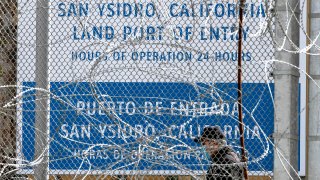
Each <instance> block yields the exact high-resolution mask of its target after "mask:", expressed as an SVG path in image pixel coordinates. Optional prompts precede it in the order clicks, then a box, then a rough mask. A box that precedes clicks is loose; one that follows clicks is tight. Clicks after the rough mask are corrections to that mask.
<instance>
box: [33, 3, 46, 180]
mask: <svg viewBox="0 0 320 180" xmlns="http://www.w3.org/2000/svg"><path fill="white" fill-rule="evenodd" d="M48 3H49V1H48V0H38V1H37V10H36V77H35V81H36V87H37V88H40V89H43V90H49V81H48V46H49V45H48V24H49V16H48V11H49V6H48ZM48 107H49V95H48V93H46V92H43V91H37V93H36V109H35V111H36V114H35V154H34V159H35V160H39V163H38V164H37V165H36V166H35V167H34V175H35V178H36V179H39V180H40V179H41V180H42V179H48V178H49V174H48V168H49V166H48V164H49V163H48V161H49V154H48V153H49V148H48V147H49V142H48V136H49V125H48V123H49V112H48V111H47V109H48Z"/></svg>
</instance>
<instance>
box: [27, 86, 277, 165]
mask: <svg viewBox="0 0 320 180" xmlns="http://www.w3.org/2000/svg"><path fill="white" fill-rule="evenodd" d="M34 85H35V83H34V82H26V83H24V86H27V87H30V88H32V87H34ZM270 87H271V91H272V93H273V84H271V86H270ZM236 88H237V84H235V83H220V84H214V85H210V84H204V83H199V84H188V83H167V82H163V83H161V82H157V83H148V82H106V83H104V82H99V83H87V82H78V83H65V82H51V93H52V94H53V95H51V98H50V101H51V102H50V149H49V153H50V156H49V157H50V164H49V167H50V169H51V170H62V169H63V170H78V169H79V170H156V171H157V170H206V169H207V165H208V164H209V163H210V162H209V161H208V160H207V158H206V153H204V151H203V150H202V148H201V147H200V146H199V145H198V144H196V143H195V142H193V140H192V139H193V138H194V137H195V136H198V135H199V134H200V133H201V131H202V129H203V127H205V126H207V125H219V126H220V127H221V128H222V129H223V130H224V132H225V134H226V137H227V139H228V144H229V145H231V146H233V147H234V149H235V150H236V151H239V152H240V146H239V139H240V133H239V129H238V106H237V100H236V99H237V90H236ZM27 89H28V88H24V90H27ZM34 109H35V91H29V92H26V93H25V94H24V98H23V126H22V130H23V137H22V145H23V147H22V153H23V156H24V157H25V159H26V160H29V161H32V160H33V159H34V141H35V139H34V137H35V136H34V134H35V130H34V121H35V120H34V117H35V111H34ZM243 109H244V110H243V112H244V123H245V126H246V127H245V131H244V137H245V147H246V150H247V151H248V152H247V155H248V159H249V170H250V171H272V168H273V165H272V163H271V162H273V149H272V147H269V150H267V147H268V146H267V142H266V140H265V137H264V135H266V136H269V135H271V134H272V133H273V114H274V110H273V105H272V101H271V97H270V93H269V89H268V86H267V85H266V84H262V83H261V84H260V83H244V84H243ZM251 113H252V114H251ZM255 121H256V122H255ZM260 127H261V129H260ZM264 133H265V134H264Z"/></svg>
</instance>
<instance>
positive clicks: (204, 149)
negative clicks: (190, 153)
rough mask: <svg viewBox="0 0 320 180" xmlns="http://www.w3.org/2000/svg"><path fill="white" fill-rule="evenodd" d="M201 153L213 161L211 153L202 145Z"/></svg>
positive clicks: (206, 158)
mask: <svg viewBox="0 0 320 180" xmlns="http://www.w3.org/2000/svg"><path fill="white" fill-rule="evenodd" d="M201 154H203V156H204V160H206V161H208V162H210V161H211V157H210V154H209V153H208V152H207V151H206V148H205V147H201Z"/></svg>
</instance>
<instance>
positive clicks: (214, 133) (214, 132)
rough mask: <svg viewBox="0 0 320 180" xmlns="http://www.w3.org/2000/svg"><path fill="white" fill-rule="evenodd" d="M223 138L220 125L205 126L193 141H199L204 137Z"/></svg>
mask: <svg viewBox="0 0 320 180" xmlns="http://www.w3.org/2000/svg"><path fill="white" fill-rule="evenodd" d="M225 138H226V137H225V135H224V133H223V132H222V130H221V128H220V126H207V127H205V128H204V129H203V131H202V133H201V136H200V137H196V138H195V139H194V141H195V142H196V143H201V142H202V141H203V140H204V139H215V140H225Z"/></svg>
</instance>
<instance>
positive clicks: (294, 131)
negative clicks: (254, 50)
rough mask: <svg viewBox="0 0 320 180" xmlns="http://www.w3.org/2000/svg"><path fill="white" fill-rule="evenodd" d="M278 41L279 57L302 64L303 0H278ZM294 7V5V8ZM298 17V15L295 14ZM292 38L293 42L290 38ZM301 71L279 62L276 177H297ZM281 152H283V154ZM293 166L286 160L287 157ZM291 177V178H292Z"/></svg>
mask: <svg viewBox="0 0 320 180" xmlns="http://www.w3.org/2000/svg"><path fill="white" fill-rule="evenodd" d="M275 2H276V4H275V5H276V7H275V8H276V17H275V23H276V26H275V40H276V41H277V45H278V47H282V48H283V49H284V50H283V49H280V50H278V49H277V50H276V53H275V58H276V60H279V61H282V62H285V63H289V64H292V65H295V66H299V54H298V53H291V52H288V51H287V50H289V51H290V50H292V51H296V50H297V49H296V48H295V47H294V45H293V44H292V43H294V44H295V45H296V46H297V47H299V29H300V28H299V27H300V26H299V22H298V21H297V19H298V20H299V19H300V18H299V15H300V8H299V7H300V0H290V1H283V0H276V1H275ZM290 7H291V8H290ZM292 16H295V17H292ZM289 39H290V40H291V41H292V43H291V42H290V41H289ZM299 76H300V75H299V71H298V70H297V69H295V68H294V67H292V66H289V65H287V64H284V63H280V62H275V69H274V84H275V85H274V86H275V90H274V103H275V108H274V111H275V112H274V113H275V116H274V136H273V137H274V143H275V151H274V170H273V173H274V179H281V180H286V179H287V180H289V179H290V180H291V177H292V178H294V179H297V175H296V174H295V171H297V170H298V156H299V154H298V143H299V139H298V112H299V110H298V97H299V94H298V91H299V86H298V85H299ZM277 151H279V152H281V153H282V154H283V155H284V157H281V156H280V155H279V154H278V153H277ZM284 158H285V159H286V160H287V161H288V162H289V163H290V165H291V166H292V167H293V169H292V168H291V167H290V165H289V164H288V163H287V162H286V161H285V159H284ZM290 176H291V177H290Z"/></svg>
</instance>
